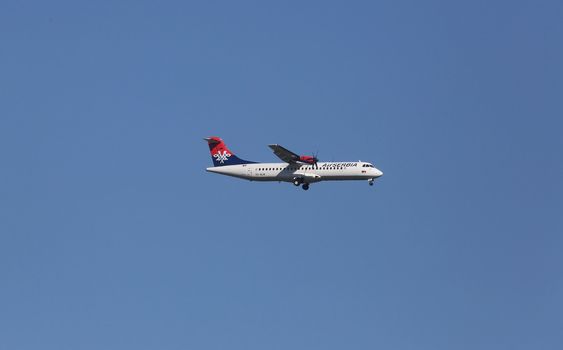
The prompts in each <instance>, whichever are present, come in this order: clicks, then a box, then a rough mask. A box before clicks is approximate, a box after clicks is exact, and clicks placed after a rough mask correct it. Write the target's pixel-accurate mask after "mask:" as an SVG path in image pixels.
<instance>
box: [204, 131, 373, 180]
mask: <svg viewBox="0 0 563 350" xmlns="http://www.w3.org/2000/svg"><path fill="white" fill-rule="evenodd" d="M204 140H205V141H207V143H208V144H209V150H210V151H211V159H212V160H213V167H211V168H207V169H206V170H207V171H209V172H211V173H217V174H221V175H228V176H233V177H237V178H240V179H245V180H250V181H278V182H281V181H283V182H291V183H293V184H294V185H295V186H300V185H301V186H302V188H303V189H304V190H305V191H307V190H308V189H309V185H310V184H311V183H315V182H320V181H335V180H367V181H368V183H369V185H370V186H373V182H374V181H375V179H377V178H378V177H380V176H382V175H383V173H382V172H381V170H379V169H377V168H375V167H374V166H373V165H372V164H371V163H366V162H362V161H358V162H319V160H318V159H317V157H315V156H299V155H297V154H295V153H293V152H291V151H289V150H287V149H285V148H283V147H282V146H280V145H269V147H270V148H271V149H272V150H273V151H274V154H275V155H276V156H278V157H279V158H280V159H281V160H282V161H283V163H258V162H251V161H248V160H244V159H240V158H239V157H237V156H236V155H235V154H234V153H233V152H231V151H230V150H229V149H228V148H227V145H225V142H223V140H221V139H220V138H219V137H216V136H213V137H207V138H205V139H204Z"/></svg>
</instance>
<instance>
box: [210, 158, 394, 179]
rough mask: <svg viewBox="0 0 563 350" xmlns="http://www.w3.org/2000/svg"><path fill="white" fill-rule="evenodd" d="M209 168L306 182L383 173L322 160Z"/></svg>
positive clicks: (369, 167) (372, 176) (359, 165)
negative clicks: (309, 162) (316, 161)
mask: <svg viewBox="0 0 563 350" xmlns="http://www.w3.org/2000/svg"><path fill="white" fill-rule="evenodd" d="M207 171H209V172H212V173H217V174H222V175H228V176H233V177H238V178H241V179H246V180H250V181H284V182H293V181H295V179H301V180H302V182H303V183H313V182H319V181H332V180H371V181H373V180H374V179H376V178H378V177H380V176H381V175H383V173H382V172H381V171H380V170H378V169H377V168H375V167H374V166H373V165H371V164H370V163H365V162H322V163H321V162H319V163H317V164H288V163H253V164H240V165H226V166H219V167H211V168H207Z"/></svg>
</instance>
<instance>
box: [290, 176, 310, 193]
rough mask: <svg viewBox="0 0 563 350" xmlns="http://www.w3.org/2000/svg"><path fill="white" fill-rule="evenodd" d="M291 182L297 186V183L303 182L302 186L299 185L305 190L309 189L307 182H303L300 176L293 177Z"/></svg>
mask: <svg viewBox="0 0 563 350" xmlns="http://www.w3.org/2000/svg"><path fill="white" fill-rule="evenodd" d="M293 184H294V185H295V186H299V185H301V184H303V186H301V187H302V188H303V189H304V190H305V191H307V190H308V189H309V184H308V183H306V182H303V179H300V178H295V179H293Z"/></svg>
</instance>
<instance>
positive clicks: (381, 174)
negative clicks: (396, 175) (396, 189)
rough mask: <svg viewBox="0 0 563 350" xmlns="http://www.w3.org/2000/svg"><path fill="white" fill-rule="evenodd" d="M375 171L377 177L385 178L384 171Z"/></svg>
mask: <svg viewBox="0 0 563 350" xmlns="http://www.w3.org/2000/svg"><path fill="white" fill-rule="evenodd" d="M374 170H375V176H376V177H380V176H383V171H381V170H379V169H374Z"/></svg>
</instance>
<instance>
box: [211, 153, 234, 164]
mask: <svg viewBox="0 0 563 350" xmlns="http://www.w3.org/2000/svg"><path fill="white" fill-rule="evenodd" d="M231 156H232V154H230V153H229V152H227V151H223V152H222V153H221V151H217V153H215V154H214V155H213V158H215V160H216V161H217V162H219V163H221V164H225V162H226V161H228V160H229V158H230V157H231Z"/></svg>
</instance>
